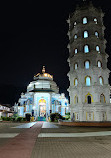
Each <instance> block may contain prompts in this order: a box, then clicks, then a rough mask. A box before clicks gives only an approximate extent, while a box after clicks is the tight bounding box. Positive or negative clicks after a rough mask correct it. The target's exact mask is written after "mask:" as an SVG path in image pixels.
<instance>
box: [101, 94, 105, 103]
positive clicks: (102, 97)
mask: <svg viewBox="0 0 111 158" xmlns="http://www.w3.org/2000/svg"><path fill="white" fill-rule="evenodd" d="M105 102H106V100H105V96H104V94H101V95H100V103H105Z"/></svg>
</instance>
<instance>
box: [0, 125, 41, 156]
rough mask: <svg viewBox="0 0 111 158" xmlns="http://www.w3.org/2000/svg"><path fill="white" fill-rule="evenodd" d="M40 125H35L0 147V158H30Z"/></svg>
mask: <svg viewBox="0 0 111 158" xmlns="http://www.w3.org/2000/svg"><path fill="white" fill-rule="evenodd" d="M42 124H43V123H42V122H38V123H36V124H35V125H34V126H32V127H31V128H30V129H26V130H25V131H24V132H22V133H20V134H19V135H18V136H16V137H15V138H13V139H11V141H9V142H8V143H7V144H6V145H4V146H3V147H1V148H0V158H30V156H31V152H32V149H33V147H34V144H35V141H36V138H37V136H38V134H39V133H40V130H41V127H42Z"/></svg>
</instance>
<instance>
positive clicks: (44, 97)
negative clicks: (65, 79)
mask: <svg viewBox="0 0 111 158" xmlns="http://www.w3.org/2000/svg"><path fill="white" fill-rule="evenodd" d="M14 111H15V112H17V113H18V115H19V116H21V117H25V116H26V114H30V115H31V116H34V117H35V120H36V119H37V117H46V118H47V119H48V117H49V116H50V114H51V113H55V112H56V113H59V114H61V115H62V116H65V113H67V112H68V111H69V103H68V100H67V99H66V97H65V95H64V94H61V95H60V94H59V88H58V86H57V84H56V83H55V82H54V81H53V76H52V75H50V74H48V73H46V72H45V67H43V70H42V73H38V74H37V75H36V76H34V80H33V81H32V82H30V84H29V85H28V86H27V92H26V93H25V94H24V93H22V94H21V98H20V99H19V100H18V103H17V104H15V106H14Z"/></svg>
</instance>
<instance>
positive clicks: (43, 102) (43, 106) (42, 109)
mask: <svg viewBox="0 0 111 158" xmlns="http://www.w3.org/2000/svg"><path fill="white" fill-rule="evenodd" d="M39 116H40V117H46V100H45V99H40V100H39Z"/></svg>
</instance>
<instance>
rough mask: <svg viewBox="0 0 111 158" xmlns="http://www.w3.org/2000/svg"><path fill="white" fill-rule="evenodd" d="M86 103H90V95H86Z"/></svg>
mask: <svg viewBox="0 0 111 158" xmlns="http://www.w3.org/2000/svg"><path fill="white" fill-rule="evenodd" d="M87 103H88V104H91V96H90V95H89V96H87Z"/></svg>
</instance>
